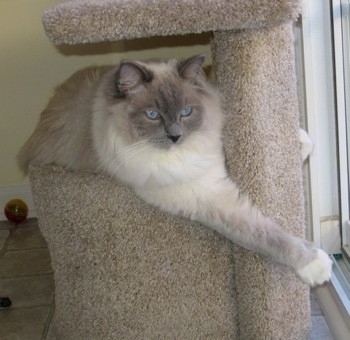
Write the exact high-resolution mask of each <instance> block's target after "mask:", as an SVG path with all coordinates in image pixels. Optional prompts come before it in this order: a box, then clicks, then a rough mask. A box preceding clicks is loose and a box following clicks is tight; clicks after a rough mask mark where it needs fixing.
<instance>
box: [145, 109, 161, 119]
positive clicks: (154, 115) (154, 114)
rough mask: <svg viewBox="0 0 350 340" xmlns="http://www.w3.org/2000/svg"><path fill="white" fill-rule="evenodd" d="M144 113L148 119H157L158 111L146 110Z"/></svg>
mask: <svg viewBox="0 0 350 340" xmlns="http://www.w3.org/2000/svg"><path fill="white" fill-rule="evenodd" d="M146 115H147V117H148V118H149V119H157V118H159V113H158V112H157V111H152V110H151V111H146Z"/></svg>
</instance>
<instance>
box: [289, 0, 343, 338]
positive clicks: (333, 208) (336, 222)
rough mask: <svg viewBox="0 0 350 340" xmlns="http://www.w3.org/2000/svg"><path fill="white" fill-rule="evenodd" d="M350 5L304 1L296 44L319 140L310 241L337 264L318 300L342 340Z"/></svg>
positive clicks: (309, 118)
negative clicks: (329, 255)
mask: <svg viewBox="0 0 350 340" xmlns="http://www.w3.org/2000/svg"><path fill="white" fill-rule="evenodd" d="M349 7H350V0H324V1H320V0H303V13H302V18H301V26H300V27H299V28H298V29H297V33H298V34H297V41H296V47H297V49H296V51H297V57H298V58H297V64H299V67H298V68H297V70H299V72H298V74H299V77H298V78H299V80H300V79H301V81H300V87H301V88H302V91H301V94H302V100H301V102H302V105H301V108H302V109H303V108H304V117H305V126H306V129H307V130H308V133H309V135H310V137H311V139H312V140H313V141H314V150H313V152H312V154H311V155H310V157H309V161H308V176H307V177H308V202H309V211H310V212H309V225H310V227H311V228H310V231H311V233H310V234H311V235H310V238H311V239H312V240H313V241H314V243H315V244H317V245H318V246H320V247H322V248H323V249H324V250H325V251H327V252H328V253H329V254H331V257H332V259H333V262H334V266H333V274H332V280H331V283H330V284H329V285H327V286H325V287H320V288H319V289H318V292H319V293H320V295H318V298H319V300H322V299H324V301H326V302H324V303H322V301H320V305H321V308H322V307H323V308H322V309H323V312H324V313H325V317H326V319H327V322H328V323H329V326H330V328H331V330H332V331H333V332H334V335H336V334H337V335H338V336H339V339H342V338H344V335H345V334H346V336H348V335H350V328H349V325H350V284H349V283H350V195H349V191H350V175H349V174H350V56H349V51H350V40H349V38H350V31H349V29H350V21H349V20H350V19H349ZM298 37H299V39H298ZM322 295H324V296H327V297H325V298H323V297H322ZM331 300H332V301H333V302H331ZM322 305H323V306H322ZM340 320H342V321H343V322H342V326H340V324H339V322H340ZM335 337H336V338H338V337H337V336H335ZM349 338H350V337H349Z"/></svg>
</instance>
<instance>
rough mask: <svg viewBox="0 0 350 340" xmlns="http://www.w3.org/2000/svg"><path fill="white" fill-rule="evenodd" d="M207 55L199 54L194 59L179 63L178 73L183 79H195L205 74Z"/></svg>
mask: <svg viewBox="0 0 350 340" xmlns="http://www.w3.org/2000/svg"><path fill="white" fill-rule="evenodd" d="M204 61H205V54H199V55H196V56H194V57H191V58H188V59H186V60H182V61H180V62H179V63H178V71H179V74H180V76H181V77H182V78H185V79H191V78H192V79H193V78H196V77H197V76H198V75H202V74H203V64H204Z"/></svg>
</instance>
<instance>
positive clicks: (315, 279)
mask: <svg viewBox="0 0 350 340" xmlns="http://www.w3.org/2000/svg"><path fill="white" fill-rule="evenodd" d="M296 273H297V275H298V276H299V277H300V279H301V280H302V281H303V282H305V283H307V284H308V285H310V286H316V285H321V284H322V283H324V282H326V281H329V279H330V278H331V273H332V261H331V259H330V258H329V256H328V255H327V254H326V253H325V252H324V251H323V250H321V249H317V255H316V258H315V259H314V260H313V261H311V262H310V263H309V264H307V265H306V266H304V267H302V268H301V269H297V270H296Z"/></svg>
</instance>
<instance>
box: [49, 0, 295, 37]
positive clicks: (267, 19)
mask: <svg viewBox="0 0 350 340" xmlns="http://www.w3.org/2000/svg"><path fill="white" fill-rule="evenodd" d="M300 8H301V6H300V1H294V0H232V1H227V0H215V1H212V0H175V1H174V0H157V1H154V0H73V1H68V2H66V3H62V4H60V5H57V6H55V7H54V8H51V9H49V10H47V11H46V12H45V13H44V16H43V23H44V26H45V29H46V33H47V35H48V37H49V38H50V39H51V40H52V41H53V42H54V43H55V44H78V43H88V42H99V41H106V40H109V41H115V40H121V39H133V38H141V37H150V36H154V35H158V36H160V35H163V36H164V35H180V34H187V33H201V32H209V31H218V30H232V29H244V28H247V29H252V28H253V29H255V28H261V27H267V26H275V25H276V24H278V23H283V22H286V21H290V20H292V19H295V18H296V17H297V16H298V14H299V12H300Z"/></svg>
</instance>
